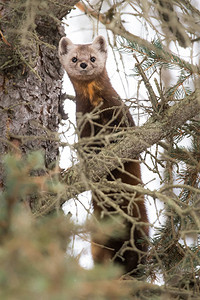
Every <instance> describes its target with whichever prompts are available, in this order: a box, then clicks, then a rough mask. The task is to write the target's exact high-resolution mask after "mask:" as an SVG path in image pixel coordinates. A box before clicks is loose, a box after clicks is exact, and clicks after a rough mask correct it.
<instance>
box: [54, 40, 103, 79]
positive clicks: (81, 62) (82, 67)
mask: <svg viewBox="0 0 200 300" xmlns="http://www.w3.org/2000/svg"><path fill="white" fill-rule="evenodd" d="M58 54H59V58H60V62H61V64H62V65H63V67H64V69H65V70H66V72H67V74H68V76H69V77H70V78H71V79H72V80H73V79H74V80H80V81H91V80H94V79H95V78H96V77H98V76H99V75H100V74H101V73H102V72H103V70H104V68H105V64H106V58H107V46H106V41H105V39H104V37H103V36H98V37H97V38H96V39H95V40H94V41H93V43H92V44H86V45H76V44H73V43H72V41H71V40H70V39H68V38H67V37H63V38H62V39H61V40H60V42H59V48H58Z"/></svg>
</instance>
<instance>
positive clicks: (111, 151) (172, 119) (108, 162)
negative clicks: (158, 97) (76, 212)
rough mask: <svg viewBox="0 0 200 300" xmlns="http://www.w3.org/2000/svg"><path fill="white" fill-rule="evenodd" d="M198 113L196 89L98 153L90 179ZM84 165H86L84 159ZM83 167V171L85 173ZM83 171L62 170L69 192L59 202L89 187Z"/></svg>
mask: <svg viewBox="0 0 200 300" xmlns="http://www.w3.org/2000/svg"><path fill="white" fill-rule="evenodd" d="M199 112H200V90H197V91H196V92H194V93H193V94H192V95H190V96H188V97H186V98H185V99H183V100H181V101H180V102H179V103H178V104H175V105H174V106H172V107H170V108H168V109H167V110H165V111H164V114H163V115H162V116H161V115H160V118H159V119H155V117H151V118H150V119H149V120H148V121H147V122H146V123H145V124H144V125H143V126H141V127H135V128H133V129H130V130H129V131H127V133H126V134H125V135H124V138H123V139H122V140H121V141H119V142H118V143H117V144H110V146H109V147H108V148H105V149H103V150H102V151H101V152H100V153H99V154H98V155H94V157H93V158H92V159H90V160H89V161H88V162H87V166H86V170H87V178H88V179H89V180H91V181H94V182H97V181H99V180H100V179H101V178H102V177H104V176H105V175H107V174H108V173H109V172H110V171H112V170H113V169H115V168H116V166H119V165H120V164H121V162H125V161H128V160H129V159H134V158H136V157H137V156H138V155H139V154H140V153H142V152H143V151H145V150H146V149H147V148H149V147H150V146H152V145H154V144H156V143H158V142H160V141H161V140H162V139H164V138H166V137H167V136H169V135H173V133H174V132H176V130H177V129H178V128H180V127H181V126H182V125H184V124H185V122H186V121H187V120H191V119H192V118H193V117H195V116H196V115H197V114H198V113H199ZM158 117H159V116H158ZM84 164H86V162H85V161H84ZM80 170H82V174H81V172H80ZM83 174H84V170H83V167H82V164H81V163H78V164H76V165H75V166H73V167H71V168H69V169H67V170H66V171H65V172H63V176H62V178H63V182H64V183H65V184H66V193H65V195H63V198H62V199H60V205H62V204H63V203H64V202H65V201H66V200H68V199H70V198H73V197H76V196H77V195H78V194H80V193H82V192H84V191H85V190H88V189H89V186H88V182H87V183H86V182H85V180H84V178H85V177H84V176H83ZM85 176H86V175H85ZM50 202H52V200H50ZM54 205H55V204H54V203H53V202H52V205H51V204H50V203H49V202H48V203H46V204H45V205H44V206H43V207H41V208H40V213H41V212H42V211H43V210H44V211H45V212H46V211H48V210H52V209H53V208H54Z"/></svg>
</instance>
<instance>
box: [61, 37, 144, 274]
mask: <svg viewBox="0 0 200 300" xmlns="http://www.w3.org/2000/svg"><path fill="white" fill-rule="evenodd" d="M58 52H59V58H60V62H61V64H62V66H63V67H64V69H65V70H66V72H67V74H68V76H69V78H70V80H71V82H72V84H73V86H74V89H75V92H76V97H75V100H76V116H77V125H78V129H79V138H80V139H81V138H85V137H96V138H97V137H98V136H102V134H107V133H112V132H117V130H118V131H119V130H120V129H124V128H127V127H133V126H135V124H134V121H133V119H132V116H131V114H130V112H129V110H128V108H127V107H126V106H125V104H124V103H123V101H122V100H121V99H120V97H119V96H118V94H117V92H116V91H115V90H114V89H113V87H112V85H111V83H110V80H109V77H108V75H107V71H106V67H105V65H106V59H107V45H106V41H105V39H104V37H102V36H98V37H97V38H96V39H95V40H94V41H93V43H92V44H84V45H80V44H79V45H76V44H73V43H72V42H71V40H70V39H68V38H67V37H63V38H62V39H61V40H60V43H59V51H58ZM94 110H95V114H97V113H98V117H96V118H95V120H94V122H91V119H90V120H89V119H87V118H86V114H87V115H88V113H91V112H92V111H94ZM84 116H85V121H84ZM80 120H82V121H80ZM97 141H98V139H97ZM90 146H91V149H93V151H94V153H95V151H96V150H97V149H98V147H103V143H101V142H100V143H99V142H97V144H96V147H95V146H94V143H92V144H91V145H90ZM123 167H124V168H121V169H119V168H118V169H115V170H114V171H112V172H111V174H110V175H108V176H107V180H109V181H113V180H117V179H119V178H120V179H121V181H122V182H123V183H126V184H130V185H137V184H139V183H141V172H140V165H139V162H137V161H129V162H126V163H124V165H123ZM122 169H123V170H122ZM111 194H112V195H111ZM122 195H123V194H121V193H120V192H119V190H118V191H116V193H113V191H112V193H110V194H109V192H108V191H107V192H106V196H108V197H109V199H111V200H112V201H115V203H117V204H118V205H119V206H120V208H121V209H122V210H123V211H124V212H125V213H127V214H128V215H129V216H131V217H133V218H135V219H136V221H137V222H143V224H142V225H140V226H139V225H138V226H136V228H133V224H132V223H131V222H129V221H127V220H125V219H124V221H123V225H125V230H124V231H123V235H121V236H118V237H113V236H112V237H111V236H110V237H106V238H105V237H104V238H103V237H102V236H101V237H98V236H97V237H92V242H93V243H92V256H93V259H94V262H95V263H105V262H106V261H108V260H111V259H113V260H114V262H116V263H118V264H122V265H123V266H124V270H125V272H126V273H127V272H130V274H133V276H134V275H135V274H136V273H137V272H136V268H137V266H138V264H139V263H144V253H145V252H146V251H147V243H146V242H145V241H144V240H145V239H146V237H147V236H148V226H145V225H144V223H147V222H148V218H147V211H146V207H145V202H144V198H143V196H142V195H135V194H133V195H131V197H132V198H130V195H129V197H125V196H122ZM119 198H120V199H119ZM92 203H93V208H94V214H95V216H96V217H97V218H98V219H99V220H100V222H102V221H103V220H105V219H107V218H108V216H109V213H113V211H114V208H112V207H109V205H108V204H105V201H104V199H102V197H100V196H99V194H98V193H95V192H93V197H92ZM103 203H104V204H103ZM102 205H104V207H103V210H104V214H102ZM105 210H106V211H107V212H108V214H107V216H105V215H106V214H105ZM102 216H103V217H102ZM126 247H127V250H126V249H125V248H126ZM124 250H125V251H124ZM142 253H143V254H142ZM141 257H143V258H141Z"/></svg>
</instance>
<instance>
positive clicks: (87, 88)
mask: <svg viewBox="0 0 200 300" xmlns="http://www.w3.org/2000/svg"><path fill="white" fill-rule="evenodd" d="M74 87H75V90H77V91H79V93H80V92H81V94H83V95H84V97H85V98H88V99H89V101H90V103H91V104H92V105H93V106H94V107H95V106H98V105H99V104H100V102H101V101H102V100H103V99H102V97H101V96H100V92H101V90H102V87H101V86H100V85H99V84H98V82H96V81H95V80H93V81H91V82H89V83H82V82H81V83H77V82H74Z"/></svg>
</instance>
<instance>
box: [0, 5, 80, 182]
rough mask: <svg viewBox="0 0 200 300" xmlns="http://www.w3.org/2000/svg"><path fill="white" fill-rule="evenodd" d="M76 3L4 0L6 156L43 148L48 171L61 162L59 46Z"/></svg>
mask: <svg viewBox="0 0 200 300" xmlns="http://www.w3.org/2000/svg"><path fill="white" fill-rule="evenodd" d="M76 2H77V1H75V0H67V1H66V0H65V1H63V0H58V1H42V2H41V1H37V0H36V1H15V0H11V1H1V4H0V11H1V21H2V22H1V37H2V39H1V40H0V136H1V143H0V154H1V155H2V154H5V153H7V152H8V150H10V149H12V148H13V144H14V145H15V146H16V141H17V146H18V147H19V148H20V150H21V151H22V153H27V152H28V151H30V150H37V149H43V151H44V153H45V164H46V167H49V166H50V165H51V164H52V162H55V161H56V159H57V157H58V143H57V140H58V139H57V131H58V126H59V120H60V117H59V104H60V91H61V87H62V77H63V71H62V68H61V66H60V63H59V61H58V57H57V45H58V42H59V39H60V38H61V36H62V35H63V32H64V31H63V28H62V27H61V26H60V25H61V24H60V20H61V19H62V17H63V16H65V15H66V14H67V13H68V12H69V11H70V8H72V6H73V5H74V4H75V3H76ZM13 140H14V141H15V142H14V143H13V144H12V141H13ZM2 180H3V175H2V172H1V171H0V182H2Z"/></svg>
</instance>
